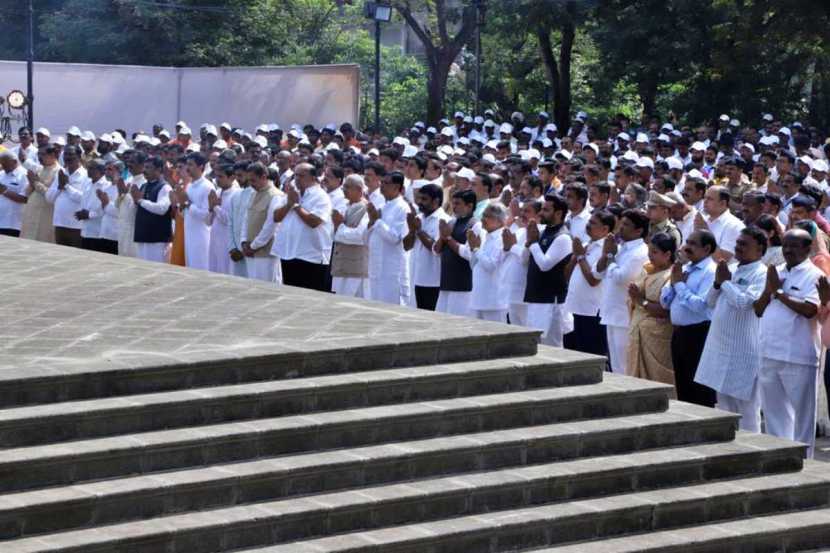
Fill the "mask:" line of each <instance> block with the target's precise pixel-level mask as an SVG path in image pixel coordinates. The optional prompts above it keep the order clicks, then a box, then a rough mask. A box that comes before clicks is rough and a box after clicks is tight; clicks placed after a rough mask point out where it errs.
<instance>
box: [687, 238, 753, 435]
mask: <svg viewBox="0 0 830 553" xmlns="http://www.w3.org/2000/svg"><path fill="white" fill-rule="evenodd" d="M766 249H767V237H766V234H764V232H763V231H762V230H760V229H758V228H754V227H752V228H745V229H743V230H742V231H741V234H740V235H738V240H737V241H736V242H735V259H736V260H737V261H738V266H737V268H736V269H735V271H734V273H732V272H731V271H730V270H729V266H728V265H727V263H726V261H724V260H721V261H720V262H719V263H718V266H717V269H716V270H715V283H714V285H713V286H712V288H711V289H710V291H709V293H708V295H707V298H706V300H707V303H708V304H709V306H710V308H711V309H712V324H711V326H710V327H709V333H708V334H707V336H706V344H705V346H704V347H703V354H702V355H701V357H700V362H699V363H698V367H697V372H696V373H695V382H697V383H698V384H703V385H704V386H708V387H710V388H712V389H713V390H715V392H716V393H717V407H718V408H719V409H723V410H724V411H729V412H731V413H737V414H739V415H741V422H740V427H741V430H747V431H749V432H760V431H761V399H760V395H759V388H758V364H759V362H760V359H761V357H760V349H761V343H760V337H759V330H760V320H759V319H758V317H757V316H756V315H755V312H754V310H753V304H754V303H755V302H756V301H757V300H758V298H759V297H761V294H762V293H763V291H764V287H765V286H766V279H767V267H766V265H764V263H763V261H762V258H763V256H764V252H765V251H766Z"/></svg>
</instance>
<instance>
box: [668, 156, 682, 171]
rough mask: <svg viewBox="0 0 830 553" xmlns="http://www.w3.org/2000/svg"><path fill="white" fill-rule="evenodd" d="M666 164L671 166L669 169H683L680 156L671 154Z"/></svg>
mask: <svg viewBox="0 0 830 553" xmlns="http://www.w3.org/2000/svg"><path fill="white" fill-rule="evenodd" d="M666 165H668V166H669V171H676V170H679V171H682V170H683V162H682V161H681V160H680V158H679V157H675V156H671V157H668V158H666Z"/></svg>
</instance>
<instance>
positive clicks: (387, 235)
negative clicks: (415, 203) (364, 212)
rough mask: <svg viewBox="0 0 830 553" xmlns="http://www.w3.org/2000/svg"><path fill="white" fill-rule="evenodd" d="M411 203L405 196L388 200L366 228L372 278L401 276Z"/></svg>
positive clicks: (370, 275) (396, 277)
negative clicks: (377, 217)
mask: <svg viewBox="0 0 830 553" xmlns="http://www.w3.org/2000/svg"><path fill="white" fill-rule="evenodd" d="M408 213H409V204H407V203H406V200H404V199H403V197H401V196H398V197H397V198H395V199H393V200H390V201H388V202H386V205H384V206H383V209H382V210H381V212H380V219H378V220H377V221H375V223H374V224H373V225H372V226H371V227H369V229H368V230H367V231H366V232H367V236H368V244H369V278H394V279H396V280H397V279H398V278H400V275H401V271H402V270H403V269H404V263H405V262H404V249H403V238H404V236H406V235H407V234H409V227H408V225H407V223H406V216H407V214H408Z"/></svg>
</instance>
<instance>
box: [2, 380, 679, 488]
mask: <svg viewBox="0 0 830 553" xmlns="http://www.w3.org/2000/svg"><path fill="white" fill-rule="evenodd" d="M669 389H670V387H669V386H666V385H664V384H659V383H655V382H649V381H645V380H639V379H635V378H628V377H621V376H615V375H607V376H606V377H605V380H604V381H603V382H600V383H597V384H589V385H584V386H568V387H564V388H544V389H539V390H530V391H523V392H513V393H505V394H496V395H486V396H471V397H466V398H454V399H445V400H436V401H430V402H419V403H405V404H400V405H390V406H381V407H368V408H364V409H353V410H348V411H326V412H319V413H313V414H308V415H293V416H287V417H279V418H270V419H258V420H251V421H243V422H236V423H224V424H217V425H211V426H201V427H193V428H182V429H175V430H162V431H156V432H145V433H140V434H130V435H124V436H115V437H111V438H97V439H91V440H82V441H75V442H64V443H56V444H48V445H39V446H30V447H23V448H14V449H4V450H0V491H13V490H22V489H28V488H34V487H38V486H48V485H65V484H69V483H72V482H77V481H83V480H96V479H103V478H111V477H116V476H123V475H128V474H146V473H149V472H154V471H160V470H169V469H175V468H183V467H189V466H201V465H211V464H216V463H224V462H231V461H238V460H242V459H256V458H260V457H268V456H274V455H281V454H288V453H296V452H300V451H314V450H320V449H335V448H343V447H353V446H359V445H368V444H379V443H386V442H392V441H400V440H414V439H418V438H427V437H435V436H446V435H458V434H465V433H470V432H482V431H486V430H496V429H504V428H517V427H523V426H532V425H541V424H549V423H553V422H564V421H572V420H582V419H592V418H602V417H613V416H623V415H633V414H638V413H652V412H660V411H664V410H666V409H667V408H668V390H669Z"/></svg>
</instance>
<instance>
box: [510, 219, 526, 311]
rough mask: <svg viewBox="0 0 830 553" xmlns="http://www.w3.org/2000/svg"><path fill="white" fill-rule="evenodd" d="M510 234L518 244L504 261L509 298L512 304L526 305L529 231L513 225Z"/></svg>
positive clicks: (511, 249)
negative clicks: (526, 244)
mask: <svg viewBox="0 0 830 553" xmlns="http://www.w3.org/2000/svg"><path fill="white" fill-rule="evenodd" d="M510 232H512V233H513V234H515V235H516V244H515V245H514V246H513V247H512V248H510V251H509V252H508V254H509V255H508V256H507V259H505V261H504V279H505V281H506V283H507V297H508V300H509V301H510V303H524V301H525V288H527V262H528V260H529V256H527V255H525V252H526V251H527V250H526V249H525V242H526V237H527V229H524V228H522V227H519V226H518V225H516V224H513V225H512V226H511V227H510Z"/></svg>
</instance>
